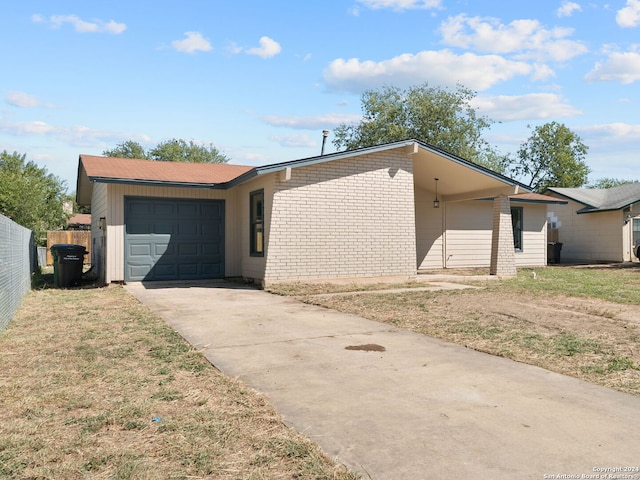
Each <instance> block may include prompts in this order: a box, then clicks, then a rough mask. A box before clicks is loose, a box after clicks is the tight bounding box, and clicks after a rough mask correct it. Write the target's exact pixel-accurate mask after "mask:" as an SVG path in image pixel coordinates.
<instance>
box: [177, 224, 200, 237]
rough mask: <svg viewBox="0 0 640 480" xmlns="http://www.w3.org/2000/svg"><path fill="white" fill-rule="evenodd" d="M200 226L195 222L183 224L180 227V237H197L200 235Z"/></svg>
mask: <svg viewBox="0 0 640 480" xmlns="http://www.w3.org/2000/svg"><path fill="white" fill-rule="evenodd" d="M198 227H199V224H197V223H195V222H189V223H181V224H180V225H178V235H180V236H185V237H189V236H191V237H195V236H199V235H200V229H199V228H198Z"/></svg>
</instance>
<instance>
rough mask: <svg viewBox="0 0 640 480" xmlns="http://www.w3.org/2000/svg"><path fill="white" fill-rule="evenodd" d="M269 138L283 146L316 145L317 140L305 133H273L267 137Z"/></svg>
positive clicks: (306, 146) (307, 146)
mask: <svg viewBox="0 0 640 480" xmlns="http://www.w3.org/2000/svg"><path fill="white" fill-rule="evenodd" d="M269 139H270V140H273V141H274V142H277V143H279V144H280V145H282V146H283V147H295V148H298V147H304V148H309V147H316V146H317V145H318V142H316V141H315V140H313V139H312V138H311V137H309V135H307V134H297V135H274V136H272V137H269Z"/></svg>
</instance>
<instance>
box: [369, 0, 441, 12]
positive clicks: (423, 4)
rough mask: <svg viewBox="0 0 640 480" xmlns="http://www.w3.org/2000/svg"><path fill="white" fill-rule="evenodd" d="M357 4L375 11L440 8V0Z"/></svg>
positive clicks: (395, 0) (382, 0)
mask: <svg viewBox="0 0 640 480" xmlns="http://www.w3.org/2000/svg"><path fill="white" fill-rule="evenodd" d="M357 2H358V3H360V4H362V5H364V6H366V7H369V8H371V9H374V10H377V9H379V8H392V9H393V10H412V9H429V8H440V6H441V3H442V2H441V0H357Z"/></svg>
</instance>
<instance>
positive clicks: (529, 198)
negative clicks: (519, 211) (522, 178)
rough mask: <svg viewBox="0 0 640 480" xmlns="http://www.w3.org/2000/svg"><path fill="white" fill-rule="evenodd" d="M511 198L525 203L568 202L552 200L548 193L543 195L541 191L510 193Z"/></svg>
mask: <svg viewBox="0 0 640 480" xmlns="http://www.w3.org/2000/svg"><path fill="white" fill-rule="evenodd" d="M509 199H510V200H513V201H514V202H525V203H567V201H566V200H559V199H557V198H556V199H553V200H551V199H550V197H549V196H548V195H542V194H540V193H518V194H516V195H509Z"/></svg>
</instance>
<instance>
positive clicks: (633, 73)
mask: <svg viewBox="0 0 640 480" xmlns="http://www.w3.org/2000/svg"><path fill="white" fill-rule="evenodd" d="M584 79H585V80H586V81H588V82H620V83H622V84H624V85H628V84H631V83H633V82H636V81H638V80H640V52H637V51H631V52H612V53H609V56H608V58H607V59H606V60H605V61H604V62H598V63H596V65H595V67H594V68H593V70H591V71H590V72H589V73H587V75H585V77H584Z"/></svg>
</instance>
